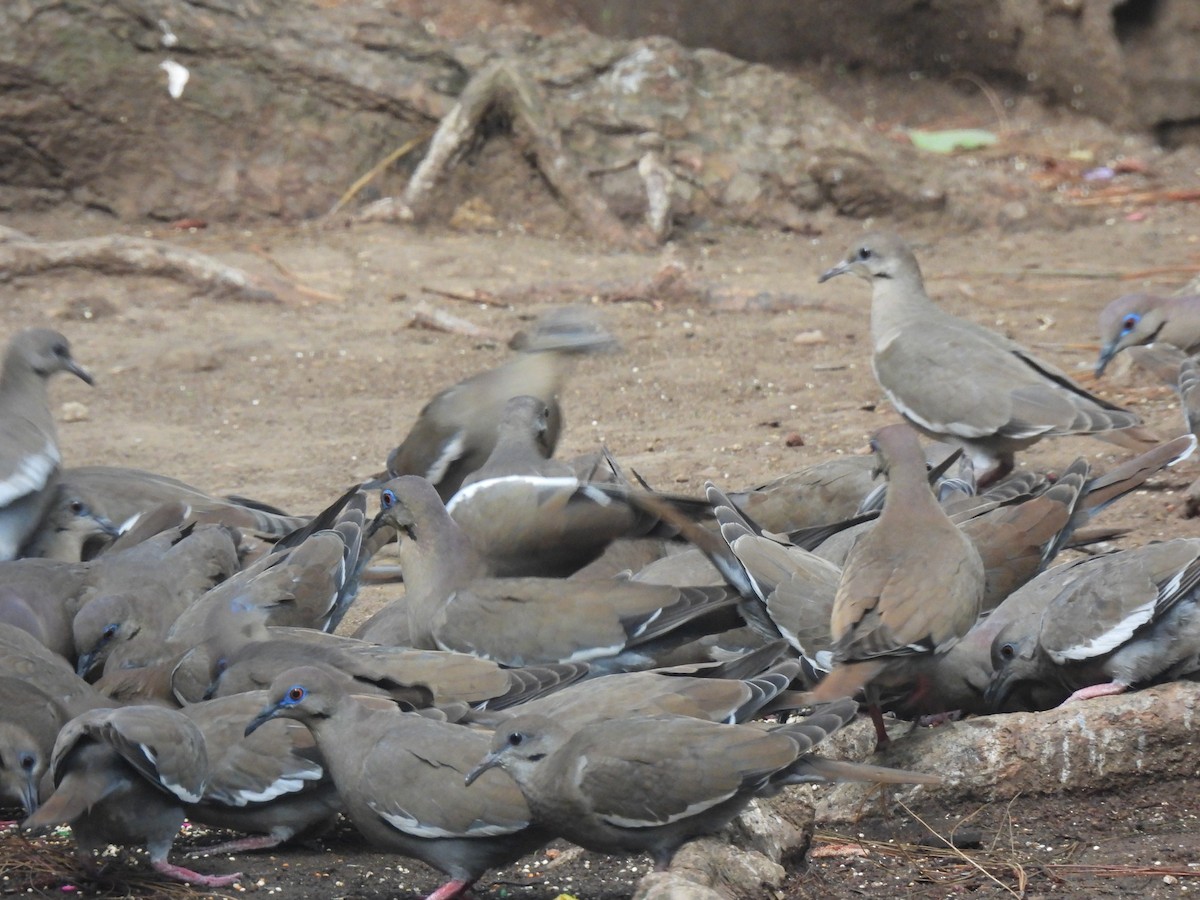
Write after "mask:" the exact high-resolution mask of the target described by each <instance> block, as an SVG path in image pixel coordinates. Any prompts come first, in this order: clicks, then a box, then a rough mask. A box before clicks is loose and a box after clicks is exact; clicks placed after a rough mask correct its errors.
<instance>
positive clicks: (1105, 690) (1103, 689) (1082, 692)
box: [1060, 681, 1129, 706]
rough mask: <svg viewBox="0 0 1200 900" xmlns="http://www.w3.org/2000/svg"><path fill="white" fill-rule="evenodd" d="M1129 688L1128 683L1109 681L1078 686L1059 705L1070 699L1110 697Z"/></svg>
mask: <svg viewBox="0 0 1200 900" xmlns="http://www.w3.org/2000/svg"><path fill="white" fill-rule="evenodd" d="M1127 690H1129V685H1127V684H1118V683H1117V682H1115V681H1110V682H1109V683H1108V684H1093V685H1092V686H1091V687H1085V688H1080V689H1079V690H1077V691H1076V692H1075V693H1073V694H1072V695H1071V696H1070V697H1068V698H1067V699H1066V700H1064V701H1063V702H1062V703H1061V704H1060V705H1063V706H1065V705H1066V704H1068V703H1070V702H1071V701H1072V700H1091V699H1092V698H1093V697H1111V696H1112V695H1113V694H1123V693H1125V692H1126V691H1127Z"/></svg>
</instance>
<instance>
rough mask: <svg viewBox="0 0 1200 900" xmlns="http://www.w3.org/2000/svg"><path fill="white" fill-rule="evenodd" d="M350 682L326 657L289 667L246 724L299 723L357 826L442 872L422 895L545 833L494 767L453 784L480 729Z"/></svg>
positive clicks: (533, 843)
mask: <svg viewBox="0 0 1200 900" xmlns="http://www.w3.org/2000/svg"><path fill="white" fill-rule="evenodd" d="M352 689H353V688H352V683H351V682H350V680H349V679H348V678H346V677H344V676H342V675H340V674H339V673H337V672H335V671H334V670H332V669H329V668H327V667H317V666H300V667H297V668H294V669H290V670H288V671H287V672H284V673H282V674H281V675H280V676H279V677H278V678H276V679H275V681H274V683H273V684H272V685H271V690H270V691H269V692H268V698H267V703H266V705H265V706H264V707H263V708H262V711H261V712H260V713H259V714H258V715H257V716H256V717H255V718H254V719H253V720H251V721H250V722H249V724H247V726H246V734H251V733H253V732H254V731H255V730H257V729H258V728H259V727H261V726H262V725H263V724H264V723H266V722H268V721H270V720H272V719H275V718H285V719H296V720H298V721H300V722H303V723H304V724H305V725H307V726H308V727H309V729H310V730H311V731H312V733H313V737H314V738H315V739H316V742H317V747H318V748H320V750H321V754H322V756H323V757H324V758H325V761H326V764H327V765H328V768H329V772H330V775H331V777H332V778H333V782H334V784H335V785H336V786H337V789H338V792H339V793H340V794H341V795H342V800H343V802H344V803H345V805H346V815H347V816H348V817H349V819H350V821H351V822H353V823H354V826H355V827H356V828H357V829H358V830H359V831H360V832H361V833H362V834H363V836H364V837H366V839H367V840H368V841H370V842H371V843H372V844H375V845H376V846H379V847H384V848H387V849H389V850H393V851H396V852H398V853H402V854H404V855H405V856H410V857H412V858H414V859H419V860H421V861H423V862H425V863H428V864H429V865H431V866H433V867H434V868H436V869H439V870H440V871H442V872H444V873H445V874H446V875H447V876H448V877H449V879H450V880H449V881H447V882H446V883H445V884H443V885H442V886H441V887H440V888H438V890H436V891H435V892H434V893H432V894H430V895H429V898H428V900H452V898H457V897H460V896H462V895H463V893H464V892H466V891H467V890H468V889H469V888H470V886H471V885H472V884H473V883H474V882H475V880H476V879H478V878H479V876H480V875H482V874H483V873H484V872H486V871H487V870H488V869H490V868H493V867H496V866H503V865H507V864H509V863H511V862H514V861H516V860H517V859H519V858H520V857H522V856H524V855H525V854H526V853H532V852H533V851H534V850H536V849H537V848H538V847H540V846H542V844H545V843H546V842H548V841H549V840H550V836H549V835H547V834H546V833H545V832H543V831H542V830H541V829H539V828H536V827H534V826H533V825H532V824H531V823H530V820H529V809H528V807H527V806H526V805H525V801H524V800H522V798H521V793H520V791H518V790H517V788H516V785H514V784H513V783H512V781H510V780H509V779H507V778H504V777H503V776H500V775H498V774H495V775H494V776H493V777H491V778H489V779H487V781H485V782H484V783H483V784H481V785H480V786H479V787H478V788H475V789H473V790H468V789H467V788H466V787H465V785H464V784H463V780H464V777H465V776H466V774H467V771H468V770H469V769H470V767H471V765H472V764H473V763H474V762H475V761H476V760H478V759H479V758H480V757H481V756H482V755H483V754H484V753H485V752H486V751H487V747H488V737H487V735H486V733H484V732H479V731H475V730H474V729H470V728H465V727H463V726H461V725H451V724H449V723H446V722H438V721H434V720H433V719H427V718H423V717H422V716H419V715H417V714H415V713H401V712H398V711H396V710H395V708H394V707H392V708H391V709H390V710H389V709H387V708H381V707H379V706H378V705H373V704H371V703H370V702H369V701H368V700H367V698H362V697H359V696H356V695H355V694H353V693H351V690H352Z"/></svg>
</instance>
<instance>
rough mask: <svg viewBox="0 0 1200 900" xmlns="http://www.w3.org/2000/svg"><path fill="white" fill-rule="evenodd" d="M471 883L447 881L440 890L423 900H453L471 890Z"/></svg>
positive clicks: (459, 880)
mask: <svg viewBox="0 0 1200 900" xmlns="http://www.w3.org/2000/svg"><path fill="white" fill-rule="evenodd" d="M471 884H472V882H470V881H462V880H461V879H458V880H454V881H447V882H446V883H445V884H443V885H442V886H441V887H440V888H438V889H437V890H436V891H434V892H433V893H432V894H430V895H429V896H428V897H426V898H425V900H454V898H455V897H461V896H463V894H465V893H466V892H467V891H469V890H470V889H471Z"/></svg>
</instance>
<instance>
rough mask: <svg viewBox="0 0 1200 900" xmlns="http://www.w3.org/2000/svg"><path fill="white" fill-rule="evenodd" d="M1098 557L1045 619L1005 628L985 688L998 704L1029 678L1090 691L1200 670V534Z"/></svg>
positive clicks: (1081, 694)
mask: <svg viewBox="0 0 1200 900" xmlns="http://www.w3.org/2000/svg"><path fill="white" fill-rule="evenodd" d="M1089 562H1090V564H1089V565H1088V566H1086V567H1079V569H1078V570H1077V573H1078V575H1077V577H1076V578H1075V579H1074V580H1073V581H1072V582H1071V583H1070V584H1068V585H1067V586H1066V587H1064V588H1063V589H1062V590H1060V591H1059V593H1058V594H1057V595H1055V597H1054V599H1052V600H1051V601H1050V603H1049V605H1048V606H1047V607H1046V610H1045V612H1044V613H1043V614H1042V616H1041V618H1040V620H1036V621H1035V622H1031V621H1030V620H1028V619H1027V620H1022V621H1019V622H1012V623H1009V624H1008V625H1007V626H1006V627H1005V628H1004V629H1002V630H1001V631H1000V632H999V633H998V634H997V635H996V637H995V639H994V641H993V644H992V663H993V667H994V669H995V672H994V674H993V676H992V681H991V683H990V684H989V685H988V689H987V693H986V694H985V700H986V701H987V702H988V703H989V704H990V705H991V706H993V707H998V706H1000V705H1002V704H1003V703H1004V702H1005V701H1006V700H1007V698H1008V696H1009V694H1010V693H1011V691H1012V690H1013V689H1014V688H1015V687H1016V686H1018V685H1020V684H1022V683H1024V682H1032V683H1034V684H1039V685H1041V684H1052V685H1057V686H1059V687H1060V688H1062V690H1063V693H1064V694H1069V696H1068V697H1067V698H1066V699H1067V700H1083V699H1088V698H1091V697H1101V696H1105V695H1108V694H1118V693H1121V692H1122V691H1125V690H1128V689H1129V688H1131V687H1134V686H1141V685H1145V684H1150V683H1153V682H1155V681H1166V680H1171V679H1173V678H1179V677H1182V676H1185V675H1188V674H1191V673H1193V672H1196V671H1200V611H1198V610H1197V605H1196V599H1197V590H1198V588H1200V540H1196V539H1194V538H1185V539H1179V540H1174V541H1167V542H1165V543H1161V544H1147V545H1146V546H1144V547H1138V548H1136V549H1133V550H1124V551H1121V552H1119V553H1114V554H1111V555H1109V556H1104V557H1099V558H1097V559H1095V560H1091V561H1089ZM1033 624H1036V626H1037V627H1031V625H1033Z"/></svg>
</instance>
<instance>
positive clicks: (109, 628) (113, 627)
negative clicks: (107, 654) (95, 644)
mask: <svg viewBox="0 0 1200 900" xmlns="http://www.w3.org/2000/svg"><path fill="white" fill-rule="evenodd" d="M120 630H121V624H120V623H119V622H112V623H110V624H108V625H105V626H104V630H103V631H102V632H100V637H101V639H102V640H106V641H107V640H111V639H112V638H115V637H116V636H117V632H118V631H120Z"/></svg>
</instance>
